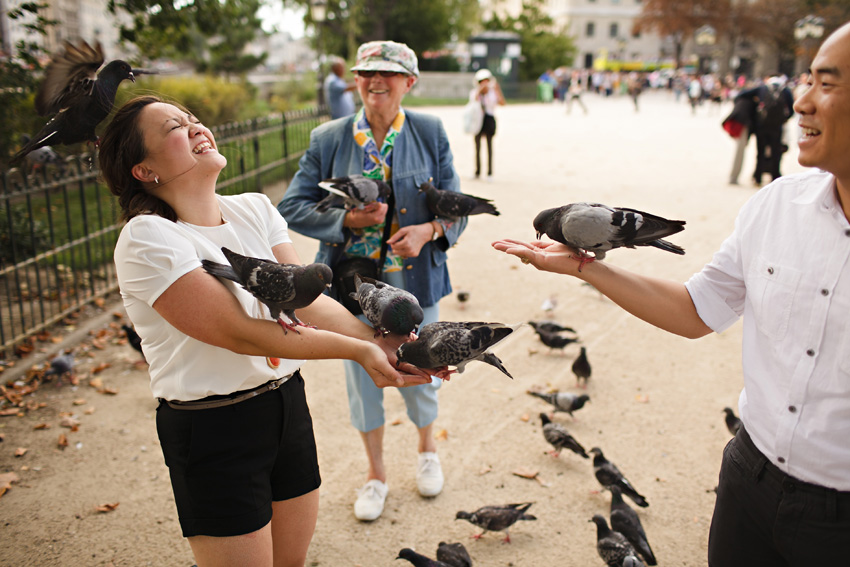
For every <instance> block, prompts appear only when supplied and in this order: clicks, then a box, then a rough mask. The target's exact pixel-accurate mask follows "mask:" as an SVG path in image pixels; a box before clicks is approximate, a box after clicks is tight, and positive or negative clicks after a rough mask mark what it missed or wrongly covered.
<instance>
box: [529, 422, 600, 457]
mask: <svg viewBox="0 0 850 567" xmlns="http://www.w3.org/2000/svg"><path fill="white" fill-rule="evenodd" d="M540 421H541V422H542V423H543V438H544V439H546V441H547V442H548V443H549V444H550V445H552V447H554V449H553V450H552V451H550V453H549V454H550V455H552V456H553V457H558V456H560V454H561V451H562V450H564V449H569V450H570V451H572V452H573V453H575V454H576V455H579V456H581V457H584V458H585V459H589V458H590V457H589V456H588V454H587V453H586V452H585V450H584V447H582V446H581V444H580V443H579V442H578V441H576V439H575V437H573V436H572V435H570V432H569V431H567V428H566V427H564V426H563V425H561V424H559V423H552V420H551V419H549V416H548V415H546V414H545V413H541V414H540Z"/></svg>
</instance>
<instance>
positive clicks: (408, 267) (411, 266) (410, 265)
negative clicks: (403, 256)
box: [404, 264, 413, 270]
mask: <svg viewBox="0 0 850 567" xmlns="http://www.w3.org/2000/svg"><path fill="white" fill-rule="evenodd" d="M404 269H405V270H412V269H413V264H408V265H406V266H405V267H404Z"/></svg>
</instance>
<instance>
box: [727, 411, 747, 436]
mask: <svg viewBox="0 0 850 567" xmlns="http://www.w3.org/2000/svg"><path fill="white" fill-rule="evenodd" d="M723 411H724V412H726V417H725V420H726V429H728V430H729V433H731V434H732V435H737V434H738V430H739V429H741V426H742V425H743V423H742V422H741V420H740V418H738V416H737V415H735V411H734V410H733V409H732V408H723Z"/></svg>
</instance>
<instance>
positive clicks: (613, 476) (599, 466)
mask: <svg viewBox="0 0 850 567" xmlns="http://www.w3.org/2000/svg"><path fill="white" fill-rule="evenodd" d="M590 452H591V453H593V474H594V475H595V476H596V480H598V481H599V484H601V485H602V486H603V487H604V488H609V489H610V487H611V486H617V487H619V489H620V491H621V492H622V493H623V494H625V495H626V496H628V497H629V498H631V499H632V500H633V501H634V503H635V504H637V505H638V506H640V507H641V508H646V507H647V506H649V502H647V501H646V498H644V497H643V496H641V495H640V494H639V493H638V491H637V490H636V489H635V487H634V486H632V483H631V482H629V480H628V479H627V478H626V477H625V476H623V473H621V472H620V469H618V468H617V467H616V466H615V465H614V463H612V462H611V461H609V460H608V459H606V458H605V455H603V454H602V449H600V448H599V447H594V448H592V449H591V450H590Z"/></svg>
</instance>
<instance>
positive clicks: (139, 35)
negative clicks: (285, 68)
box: [109, 0, 266, 75]
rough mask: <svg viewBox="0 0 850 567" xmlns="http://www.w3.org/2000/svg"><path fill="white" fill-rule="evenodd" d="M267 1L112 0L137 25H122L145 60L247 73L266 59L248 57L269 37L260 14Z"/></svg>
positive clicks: (123, 36) (115, 9)
mask: <svg viewBox="0 0 850 567" xmlns="http://www.w3.org/2000/svg"><path fill="white" fill-rule="evenodd" d="M261 5H262V0H188V1H187V0H172V1H170V2H161V1H159V0H109V10H110V11H112V12H113V13H115V12H119V11H124V12H127V13H128V14H129V15H130V16H131V18H132V23H131V24H130V25H128V26H124V25H122V26H121V30H120V33H121V39H122V40H123V41H127V42H130V43H132V44H134V45H135V46H136V47H137V48H138V49H139V52H140V53H141V54H142V56H143V58H144V59H147V60H155V59H161V58H164V59H171V60H173V61H186V62H189V63H191V64H192V65H193V66H194V68H195V70H197V71H199V72H207V73H221V74H224V75H243V74H245V73H247V72H248V71H250V70H251V69H253V68H255V67H256V66H258V65H260V64H261V63H262V62H263V61H264V60H265V58H266V54H265V53H263V54H262V55H260V56H256V55H251V54H246V53H244V51H245V46H246V45H248V43H250V42H251V41H253V40H254V39H255V38H256V37H258V36H259V35H261V34H263V33H264V32H263V31H262V29H261V27H260V19H259V18H258V17H257V10H259V8H260V6H261Z"/></svg>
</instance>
